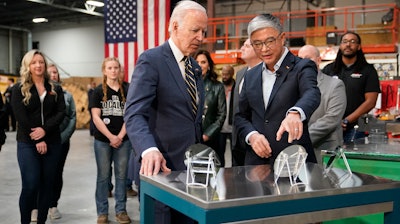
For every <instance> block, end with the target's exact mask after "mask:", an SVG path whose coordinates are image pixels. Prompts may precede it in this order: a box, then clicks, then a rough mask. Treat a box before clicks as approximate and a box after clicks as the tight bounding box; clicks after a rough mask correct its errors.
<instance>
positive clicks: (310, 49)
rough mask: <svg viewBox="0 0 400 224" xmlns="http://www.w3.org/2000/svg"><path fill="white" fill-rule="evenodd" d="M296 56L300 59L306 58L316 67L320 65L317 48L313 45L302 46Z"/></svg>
mask: <svg viewBox="0 0 400 224" xmlns="http://www.w3.org/2000/svg"><path fill="white" fill-rule="evenodd" d="M298 56H299V57H301V58H308V59H310V60H312V61H314V62H315V64H317V67H318V66H319V64H320V63H321V57H320V54H319V50H318V48H316V47H315V46H313V45H304V46H303V47H301V48H300V50H299V53H298Z"/></svg>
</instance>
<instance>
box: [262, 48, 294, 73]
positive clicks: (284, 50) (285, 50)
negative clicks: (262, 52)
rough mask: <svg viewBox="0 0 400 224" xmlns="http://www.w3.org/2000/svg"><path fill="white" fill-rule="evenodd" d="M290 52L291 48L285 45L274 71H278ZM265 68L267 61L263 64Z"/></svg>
mask: <svg viewBox="0 0 400 224" xmlns="http://www.w3.org/2000/svg"><path fill="white" fill-rule="evenodd" d="M288 52H289V50H288V49H287V47H283V54H282V56H281V58H279V60H278V61H277V62H276V64H275V65H274V70H275V71H274V72H273V73H275V72H276V71H278V69H279V68H280V67H281V64H282V62H283V60H284V59H285V57H286V55H287V54H288ZM263 69H267V66H266V65H265V63H264V65H263Z"/></svg>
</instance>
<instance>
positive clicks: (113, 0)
mask: <svg viewBox="0 0 400 224" xmlns="http://www.w3.org/2000/svg"><path fill="white" fill-rule="evenodd" d="M104 3H105V8H104V10H105V11H104V15H105V16H104V31H105V32H104V33H105V44H104V56H105V57H117V58H118V59H119V61H120V62H121V64H122V66H124V72H125V74H124V77H125V78H124V79H125V81H130V78H131V74H132V72H133V69H134V67H135V64H136V61H137V58H138V57H139V55H140V54H141V53H142V52H143V51H145V50H147V49H149V48H153V47H155V46H158V45H160V44H162V43H163V42H164V41H165V40H166V39H167V38H168V21H169V16H170V0H105V1H104Z"/></svg>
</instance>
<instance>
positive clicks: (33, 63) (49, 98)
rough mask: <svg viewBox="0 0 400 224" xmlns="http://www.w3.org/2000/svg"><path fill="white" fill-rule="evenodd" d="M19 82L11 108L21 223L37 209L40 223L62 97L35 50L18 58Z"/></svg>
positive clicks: (54, 160)
mask: <svg viewBox="0 0 400 224" xmlns="http://www.w3.org/2000/svg"><path fill="white" fill-rule="evenodd" d="M20 75H21V83H19V84H17V85H16V86H14V88H13V91H12V94H11V105H12V107H13V108H14V111H18V112H17V113H15V118H16V120H17V123H18V128H17V158H18V164H19V168H20V171H21V179H22V191H21V195H20V198H19V208H20V213H21V223H22V224H29V223H30V222H31V212H32V210H33V209H34V208H38V216H37V223H38V224H42V223H43V224H44V223H45V222H46V219H47V213H48V210H49V206H50V199H51V194H52V189H53V184H54V179H55V176H56V167H57V164H58V162H59V160H60V156H61V154H60V153H61V136H60V128H59V124H60V123H61V122H62V120H63V118H64V114H65V103H64V94H63V91H62V89H61V87H60V86H59V85H56V84H55V83H54V82H51V81H50V78H49V75H48V74H47V62H46V59H45V57H44V56H43V54H42V53H41V52H39V51H38V50H31V51H29V52H28V53H26V54H25V56H24V57H23V59H22V64H21V69H20Z"/></svg>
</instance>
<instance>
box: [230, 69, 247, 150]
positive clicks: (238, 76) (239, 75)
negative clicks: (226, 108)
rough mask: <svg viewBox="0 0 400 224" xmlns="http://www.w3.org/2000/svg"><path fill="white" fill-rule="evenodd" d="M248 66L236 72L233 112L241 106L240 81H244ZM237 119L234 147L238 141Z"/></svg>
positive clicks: (233, 135)
mask: <svg viewBox="0 0 400 224" xmlns="http://www.w3.org/2000/svg"><path fill="white" fill-rule="evenodd" d="M247 69H248V67H245V68H242V69H240V70H239V71H238V72H237V73H236V86H235V88H234V89H233V113H235V112H236V111H237V110H238V108H239V88H240V83H241V82H242V79H243V77H244V74H245V73H246V71H247ZM234 124H235V120H233V126H232V147H233V148H236V141H237V131H236V127H235V125H234Z"/></svg>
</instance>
